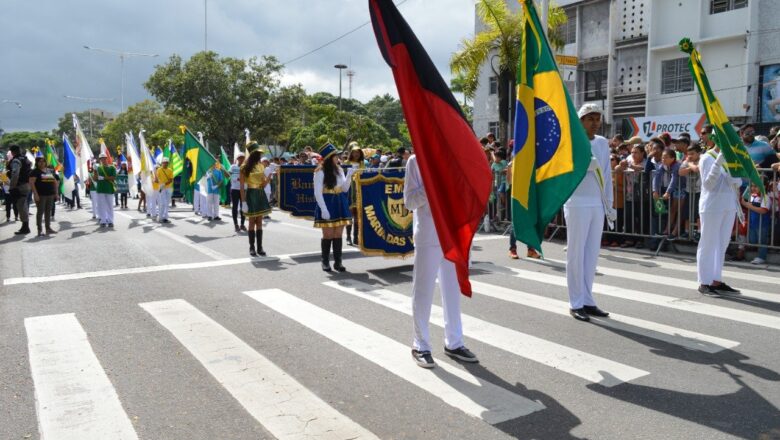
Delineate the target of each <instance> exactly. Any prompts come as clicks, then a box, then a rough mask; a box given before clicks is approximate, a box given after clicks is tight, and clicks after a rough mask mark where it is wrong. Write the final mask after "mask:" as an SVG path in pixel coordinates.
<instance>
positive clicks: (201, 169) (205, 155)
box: [179, 125, 217, 183]
mask: <svg viewBox="0 0 780 440" xmlns="http://www.w3.org/2000/svg"><path fill="white" fill-rule="evenodd" d="M179 128H180V129H181V131H182V133H183V134H184V151H185V153H184V154H185V156H186V157H187V159H189V160H190V163H192V174H191V175H190V183H195V182H198V181H200V180H201V179H202V178H203V176H205V175H206V173H207V172H208V170H209V168H211V166H212V165H214V163H215V162H216V161H217V159H215V158H214V156H212V155H211V153H209V152H208V150H206V147H205V146H204V145H203V142H202V141H201V140H200V139H198V138H196V137H195V135H193V134H192V132H191V131H190V130H189V129H188V128H187V127H186V126H184V125H182V126H180V127H179Z"/></svg>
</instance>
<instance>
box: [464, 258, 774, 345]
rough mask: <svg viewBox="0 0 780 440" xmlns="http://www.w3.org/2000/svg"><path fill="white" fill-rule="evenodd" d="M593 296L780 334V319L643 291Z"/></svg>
mask: <svg viewBox="0 0 780 440" xmlns="http://www.w3.org/2000/svg"><path fill="white" fill-rule="evenodd" d="M475 266H476V267H477V268H480V269H483V270H488V271H494V269H495V268H500V269H499V270H503V271H506V272H511V273H513V274H514V276H516V277H519V278H525V279H527V280H530V281H536V282H539V283H545V284H551V285H554V286H561V287H566V286H567V284H566V277H564V276H557V275H551V274H546V273H542V272H533V271H530V270H523V269H517V268H514V267H506V266H495V265H490V264H485V263H477V264H475ZM593 293H598V294H601V295H607V296H614V297H615V298H621V299H626V300H629V301H638V302H642V303H645V304H652V305H656V306H661V307H667V308H670V309H675V310H682V311H684V312H690V313H697V314H699V315H706V316H713V317H715V318H721V319H727V320H730V321H736V322H743V323H746V324H752V325H758V326H762V327H768V328H772V329H775V330H780V317H776V316H771V315H764V314H761V313H755V312H748V311H745V310H740V309H732V308H729V307H723V306H717V305H712V304H705V303H701V302H696V301H690V300H687V299H683V298H676V297H673V296H665V295H658V294H655V293H650V292H644V291H641V290H634V289H624V288H622V287H615V286H608V285H606V284H600V283H594V284H593Z"/></svg>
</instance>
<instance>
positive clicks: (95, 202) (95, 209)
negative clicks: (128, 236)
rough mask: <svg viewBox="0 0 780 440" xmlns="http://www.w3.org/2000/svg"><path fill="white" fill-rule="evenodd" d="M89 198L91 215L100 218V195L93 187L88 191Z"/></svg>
mask: <svg viewBox="0 0 780 440" xmlns="http://www.w3.org/2000/svg"><path fill="white" fill-rule="evenodd" d="M89 200H91V201H92V215H93V216H94V217H96V218H97V219H98V220H100V214H102V213H103V211H102V210H101V209H102V208H101V207H100V197H98V193H97V191H95V190H94V189H93V190H91V191H90V192H89Z"/></svg>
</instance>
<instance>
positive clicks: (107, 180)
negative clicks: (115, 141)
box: [92, 153, 116, 228]
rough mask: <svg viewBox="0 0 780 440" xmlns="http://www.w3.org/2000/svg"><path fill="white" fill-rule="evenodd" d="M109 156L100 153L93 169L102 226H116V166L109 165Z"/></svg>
mask: <svg viewBox="0 0 780 440" xmlns="http://www.w3.org/2000/svg"><path fill="white" fill-rule="evenodd" d="M107 160H108V156H106V153H100V156H99V157H98V161H99V162H100V163H99V165H98V166H96V167H94V168H93V170H92V179H93V181H94V182H97V184H96V185H95V189H96V192H97V194H96V197H95V200H98V208H99V209H100V215H99V218H100V227H103V228H104V227H109V228H113V227H114V204H113V203H112V202H113V199H114V181H115V180H116V168H114V166H113V165H107V164H106V162H107Z"/></svg>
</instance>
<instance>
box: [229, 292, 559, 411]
mask: <svg viewBox="0 0 780 440" xmlns="http://www.w3.org/2000/svg"><path fill="white" fill-rule="evenodd" d="M244 293H245V294H246V295H247V296H249V297H250V298H253V299H255V300H256V301H258V302H260V303H262V304H263V305H265V306H266V307H269V308H271V309H273V310H274V311H276V312H278V313H280V314H282V315H284V316H286V317H288V318H290V319H292V320H294V321H296V322H298V323H299V324H301V325H303V326H305V327H308V328H309V329H311V330H313V331H315V332H317V333H319V334H320V335H322V336H325V337H326V338H328V339H330V340H331V341H333V342H335V343H337V344H339V345H341V346H343V347H345V348H347V349H349V350H351V351H352V352H354V353H356V354H358V355H360V356H362V357H364V358H365V359H367V360H369V361H371V362H373V363H375V364H376V365H378V366H380V367H382V368H384V369H385V370H387V371H389V372H390V373H392V374H394V375H396V376H398V377H400V378H402V379H404V380H406V381H408V382H410V383H411V384H414V385H415V386H418V387H420V388H422V389H423V390H425V391H428V392H429V393H431V394H433V395H434V396H436V397H437V398H439V399H441V400H443V401H444V402H445V403H447V404H448V405H451V406H452V407H454V408H457V409H459V410H461V411H463V412H464V413H466V414H469V415H471V416H473V417H477V418H480V419H482V420H484V421H485V422H487V423H490V424H496V423H501V422H504V421H507V420H512V419H515V418H517V417H521V416H524V415H528V414H530V413H533V412H535V411H539V410H541V409H544V405H542V404H541V403H539V402H536V401H532V400H529V399H526V398H525V397H522V396H520V395H517V394H515V393H512V392H510V391H508V390H506V389H504V388H501V387H499V386H497V385H494V384H492V383H490V382H487V381H485V380H482V379H480V378H478V377H476V376H473V375H472V374H470V373H469V372H467V371H464V370H462V369H460V368H458V367H454V366H450V365H448V364H447V363H444V362H439V363H438V368H437V369H436V370H434V371H429V370H424V369H422V368H419V367H417V366H416V365H415V364H414V362H412V360H411V355H410V348H409V347H408V346H406V345H404V344H401V343H399V342H397V341H394V340H392V339H390V338H388V337H387V336H384V335H382V334H380V333H377V332H375V331H373V330H370V329H368V328H366V327H363V326H361V325H358V324H355V323H353V322H351V321H349V320H347V319H345V318H343V317H341V316H338V315H336V314H334V313H331V312H329V311H327V310H324V309H322V308H319V307H317V306H315V305H313V304H310V303H308V302H306V301H303V300H301V299H299V298H297V297H295V296H292V295H290V294H289V293H286V292H284V291H282V290H279V289H268V290H259V291H253V292H244Z"/></svg>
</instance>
